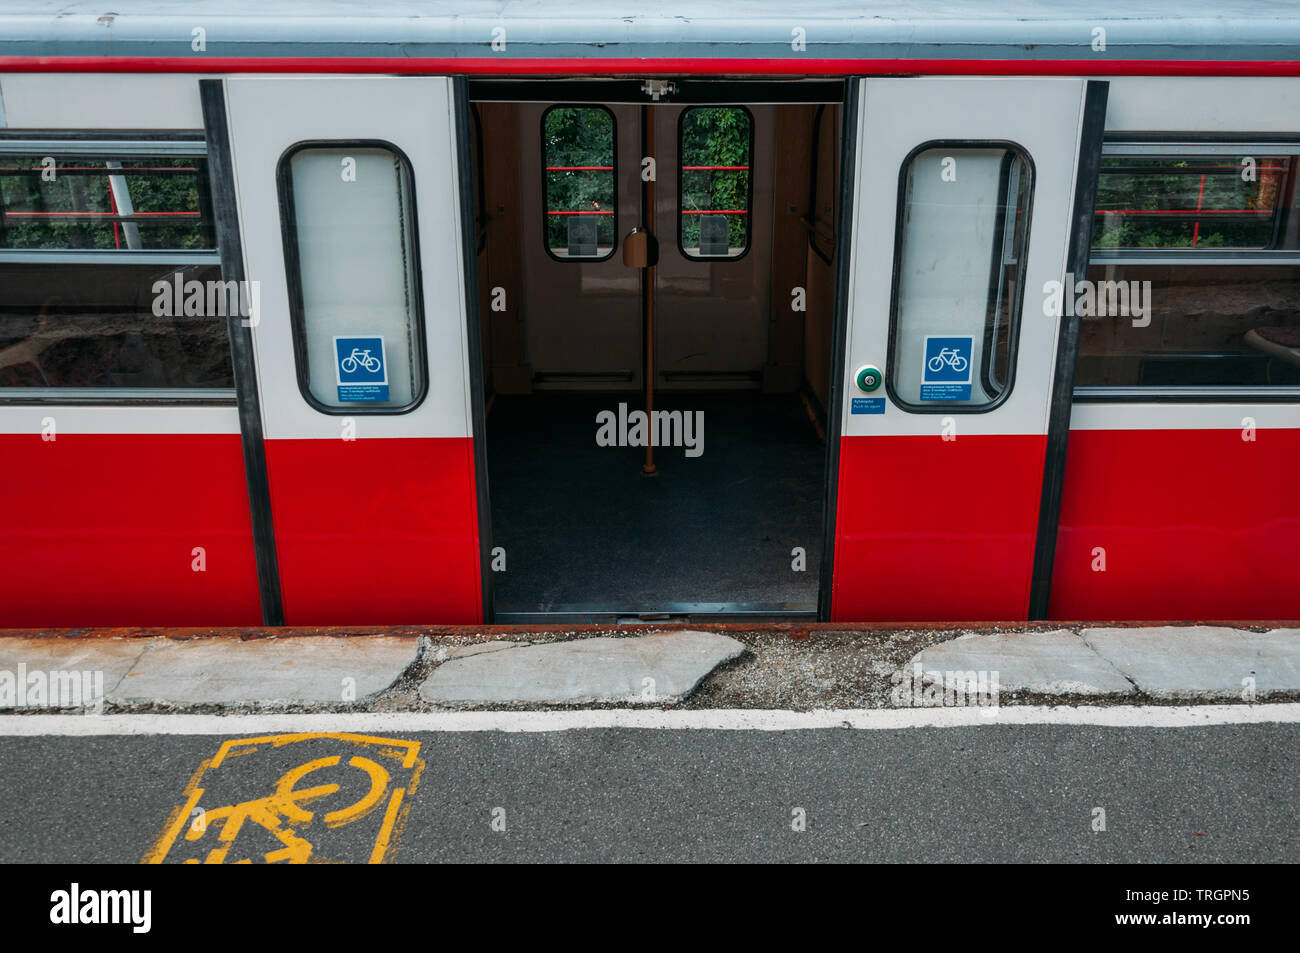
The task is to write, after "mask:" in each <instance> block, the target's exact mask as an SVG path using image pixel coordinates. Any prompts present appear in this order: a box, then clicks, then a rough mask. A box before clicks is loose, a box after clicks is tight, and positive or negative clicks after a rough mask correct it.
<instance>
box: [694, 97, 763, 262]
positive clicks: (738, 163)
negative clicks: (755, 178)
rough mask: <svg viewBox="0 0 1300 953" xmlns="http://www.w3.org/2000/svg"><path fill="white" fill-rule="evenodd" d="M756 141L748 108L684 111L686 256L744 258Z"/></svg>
mask: <svg viewBox="0 0 1300 953" xmlns="http://www.w3.org/2000/svg"><path fill="white" fill-rule="evenodd" d="M753 147H754V123H753V119H752V118H751V117H750V115H749V110H747V109H744V108H741V107H739V106H696V107H692V108H690V109H687V110H684V111H683V112H682V117H681V151H680V161H681V168H680V170H679V179H678V181H679V182H680V190H679V191H680V195H681V206H680V209H679V211H680V215H679V220H678V241H679V243H680V247H681V250H682V254H684V255H685V256H686V257H687V258H739V257H740V256H741V255H743V254H745V252H746V251H747V250H748V249H749V225H750V211H751V198H752V192H751V188H752V182H751V178H750V171H751V170H750V164H751V156H752V154H753Z"/></svg>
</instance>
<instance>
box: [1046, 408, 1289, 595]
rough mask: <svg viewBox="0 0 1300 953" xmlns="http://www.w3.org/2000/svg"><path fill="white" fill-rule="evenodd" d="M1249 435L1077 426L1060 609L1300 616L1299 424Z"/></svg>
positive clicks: (1058, 582)
mask: <svg viewBox="0 0 1300 953" xmlns="http://www.w3.org/2000/svg"><path fill="white" fill-rule="evenodd" d="M1241 436H1242V434H1241V431H1239V430H1075V431H1072V432H1071V433H1070V451H1069V456H1068V458H1067V462H1066V472H1065V488H1064V499H1063V502H1062V506H1061V528H1060V535H1059V536H1058V537H1057V544H1056V562H1055V565H1054V569H1053V576H1052V602H1051V615H1052V617H1053V618H1057V619H1136V620H1142V619H1168V620H1185V619H1196V620H1201V619H1294V618H1297V617H1300V489H1298V486H1300V430H1295V429H1291V430H1262V429H1261V430H1259V431H1257V432H1256V434H1255V440H1254V441H1244V440H1242V439H1241ZM1098 550H1102V551H1104V552H1101V553H1099V552H1097V551H1098ZM1100 556H1104V560H1105V561H1104V567H1105V568H1104V571H1103V570H1102V569H1100V568H1099V567H1101V566H1102V565H1103V563H1101V562H1100V561H1099V557H1100Z"/></svg>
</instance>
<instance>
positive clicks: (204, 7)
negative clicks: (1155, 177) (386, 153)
mask: <svg viewBox="0 0 1300 953" xmlns="http://www.w3.org/2000/svg"><path fill="white" fill-rule="evenodd" d="M42 7H43V8H44V9H42ZM195 27H202V28H203V30H204V31H205V33H206V41H207V49H206V51H205V52H204V53H196V52H194V51H192V50H191V37H192V30H193V29H194V28H195ZM497 27H504V28H505V30H506V34H505V35H506V41H507V53H506V54H505V55H504V56H503V58H506V59H521V58H594V59H602V58H626V57H645V58H708V59H712V58H721V59H727V58H744V59H752V58H772V59H796V58H800V57H804V58H817V59H1016V60H1044V59H1047V60H1062V59H1064V60H1095V59H1098V58H1101V57H1105V58H1107V59H1111V60H1300V3H1297V2H1296V0H1176V2H1175V0H1118V2H1117V0H1093V2H1087V0H1084V2H1074V0H938V2H931V3H919V2H906V0H884V2H863V0H857V2H844V0H817V2H815V3H809V2H806V0H805V2H802V3H801V2H785V3H774V2H770V0H731V2H717V0H689V2H685V0H674V2H655V0H569V2H556V0H511V2H501V0H454V2H441V0H424V2H415V0H388V2H385V0H377V2H370V3H367V2H358V0H221V2H207V0H98V2H86V0H72V2H57V0H54V2H50V0H0V56H22V57H42V56H96V57H99V56H125V57H182V58H199V57H202V56H207V57H210V58H215V57H277V58H278V57H403V58H438V59H443V58H465V57H490V56H492V55H493V51H492V50H491V48H490V46H489V44H490V42H491V39H492V35H493V29H494V28H497ZM1097 27H1102V28H1104V29H1105V31H1106V36H1105V39H1106V51H1105V52H1104V53H1101V52H1096V51H1094V50H1093V49H1092V40H1093V35H1094V34H1093V31H1094V29H1095V28H1097ZM796 29H802V30H803V31H804V35H805V36H806V42H807V50H806V52H795V51H794V50H793V49H792V48H791V38H792V36H793V35H794V31H795V30H796Z"/></svg>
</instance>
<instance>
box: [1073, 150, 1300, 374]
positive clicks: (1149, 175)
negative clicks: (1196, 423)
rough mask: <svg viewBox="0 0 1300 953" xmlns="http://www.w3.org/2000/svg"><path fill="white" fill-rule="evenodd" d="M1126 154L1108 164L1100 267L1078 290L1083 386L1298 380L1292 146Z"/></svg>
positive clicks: (1097, 249) (1100, 216)
mask: <svg viewBox="0 0 1300 953" xmlns="http://www.w3.org/2000/svg"><path fill="white" fill-rule="evenodd" d="M1108 148H1109V149H1110V150H1112V151H1115V150H1116V149H1117V147H1114V146H1112V147H1108ZM1123 148H1132V149H1133V150H1134V151H1133V152H1132V153H1130V154H1110V155H1107V156H1105V157H1103V160H1102V161H1103V165H1102V171H1101V177H1100V180H1099V183H1098V195H1097V209H1096V212H1097V215H1096V220H1095V223H1094V226H1093V242H1092V263H1091V264H1092V267H1091V268H1090V269H1089V271H1088V275H1087V278H1088V282H1087V283H1086V284H1082V285H1079V286H1077V287H1076V289H1075V299H1076V303H1075V309H1074V310H1075V312H1076V313H1077V314H1079V315H1080V316H1081V332H1080V340H1079V359H1078V364H1077V369H1076V373H1075V385H1076V386H1077V387H1081V388H1140V389H1147V390H1151V389H1171V388H1172V389H1176V388H1180V387H1203V388H1205V387H1209V388H1213V387H1268V386H1294V385H1300V254H1298V253H1300V216H1298V215H1297V214H1296V204H1297V196H1296V191H1297V165H1298V163H1297V159H1298V158H1300V157H1298V156H1297V155H1296V153H1295V149H1294V147H1270V149H1269V150H1267V151H1265V150H1260V151H1259V152H1255V153H1252V154H1249V155H1244V154H1243V155H1238V154H1235V153H1232V152H1230V151H1228V150H1227V149H1226V148H1223V147H1221V148H1216V149H1213V150H1212V151H1211V150H1209V149H1207V150H1206V152H1205V153H1190V152H1189V153H1187V154H1166V155H1153V154H1151V151H1150V149H1149V147H1142V146H1132V147H1123ZM1202 148H1203V149H1204V148H1205V147H1202ZM1206 153H1209V154H1206ZM1216 153H1217V154H1216ZM1098 393H1099V392H1098ZM1086 395H1087V391H1084V396H1086Z"/></svg>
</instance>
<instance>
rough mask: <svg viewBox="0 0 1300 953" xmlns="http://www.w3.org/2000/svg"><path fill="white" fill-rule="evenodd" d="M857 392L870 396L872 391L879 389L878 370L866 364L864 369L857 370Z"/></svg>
mask: <svg viewBox="0 0 1300 953" xmlns="http://www.w3.org/2000/svg"><path fill="white" fill-rule="evenodd" d="M857 384H858V390H860V391H862V392H863V393H866V394H870V393H871V392H872V391H873V390H876V389H877V388H878V387H880V368H878V367H872V366H871V365H870V364H868V365H867V366H866V367H863V368H859V369H858V376H857Z"/></svg>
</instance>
